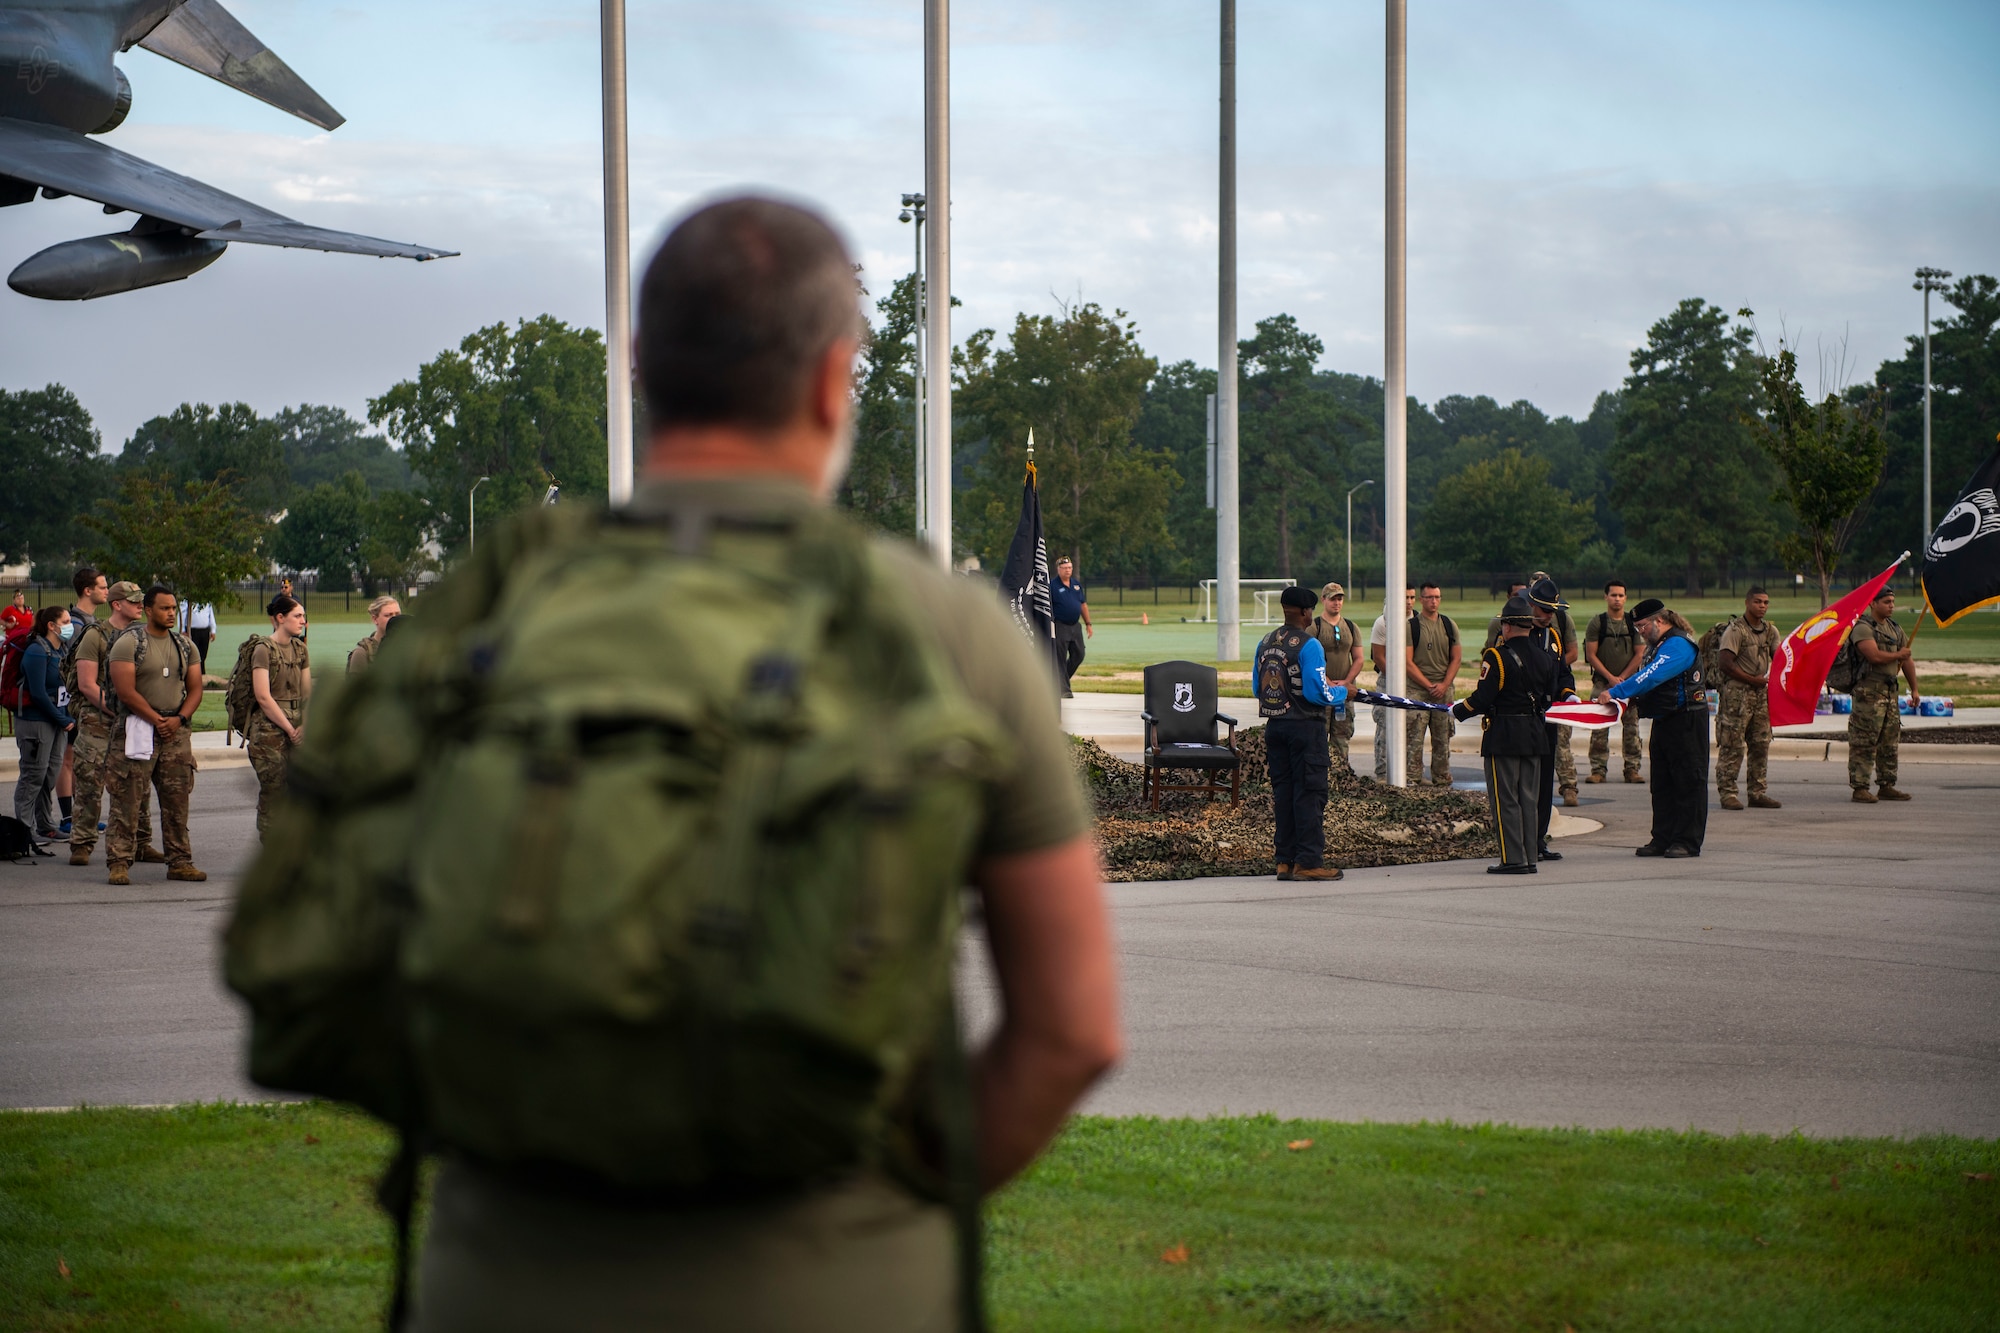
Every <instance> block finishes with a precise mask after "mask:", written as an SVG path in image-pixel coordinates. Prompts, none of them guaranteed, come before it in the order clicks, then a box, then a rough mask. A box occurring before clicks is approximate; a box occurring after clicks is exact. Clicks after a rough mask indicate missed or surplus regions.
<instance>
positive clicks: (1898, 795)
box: [1875, 782, 1910, 801]
mask: <svg viewBox="0 0 2000 1333" xmlns="http://www.w3.org/2000/svg"><path fill="white" fill-rule="evenodd" d="M1875 792H1876V795H1878V796H1880V797H1881V798H1882V799H1883V800H1885V801H1907V800H1909V799H1910V794H1909V793H1908V792H1906V791H1897V790H1896V789H1895V788H1894V787H1891V786H1890V785H1889V784H1888V783H1886V782H1885V783H1883V784H1882V785H1881V786H1879V787H1877V788H1876V789H1875Z"/></svg>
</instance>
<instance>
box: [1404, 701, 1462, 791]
mask: <svg viewBox="0 0 2000 1333" xmlns="http://www.w3.org/2000/svg"><path fill="white" fill-rule="evenodd" d="M1451 733H1452V722H1451V714H1450V713H1433V712H1432V711H1430V710H1429V709H1428V708H1426V709H1422V710H1417V709H1412V710H1410V711H1409V712H1407V713H1405V714H1404V715H1403V776H1404V780H1405V781H1406V782H1408V783H1409V784H1410V785H1411V786H1416V785H1417V784H1418V783H1420V782H1422V781H1423V780H1424V737H1426V736H1429V737H1430V738H1431V781H1432V782H1434V783H1436V784H1437V785H1438V786H1440V787H1449V786H1450V785H1451Z"/></svg>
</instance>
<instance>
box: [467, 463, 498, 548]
mask: <svg viewBox="0 0 2000 1333" xmlns="http://www.w3.org/2000/svg"><path fill="white" fill-rule="evenodd" d="M491 480H493V478H491V477H481V478H480V479H479V480H478V481H475V482H473V483H472V489H471V490H469V491H467V492H466V493H465V549H466V550H467V551H468V552H472V551H476V550H478V549H479V488H480V487H481V486H484V485H485V484H486V483H487V482H489V481H491Z"/></svg>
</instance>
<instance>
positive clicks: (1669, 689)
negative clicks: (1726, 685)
mask: <svg viewBox="0 0 2000 1333" xmlns="http://www.w3.org/2000/svg"><path fill="white" fill-rule="evenodd" d="M1670 637H1672V638H1676V639H1682V640H1685V641H1686V642H1687V643H1688V644H1689V645H1691V646H1692V647H1693V648H1694V661H1693V662H1692V663H1690V664H1689V666H1688V669H1687V670H1686V671H1683V672H1681V674H1680V675H1678V676H1675V677H1673V678H1672V679H1671V680H1665V681H1662V682H1661V683H1660V684H1658V685H1655V686H1654V687H1653V688H1652V689H1650V690H1647V691H1646V692H1645V693H1644V694H1642V695H1640V696H1639V697H1638V699H1637V700H1635V702H1636V703H1637V704H1638V705H1639V716H1640V717H1668V716H1671V715H1672V714H1675V713H1686V712H1689V711H1692V710H1693V709H1696V708H1706V707H1708V699H1707V697H1706V695H1707V690H1708V687H1707V686H1706V685H1704V684H1703V683H1702V679H1701V645H1700V644H1697V643H1695V641H1694V640H1693V639H1690V638H1688V636H1687V635H1685V634H1682V633H1680V632H1679V631H1678V630H1677V631H1675V632H1674V633H1673V635H1671V636H1670ZM1660 642H1662V643H1665V642H1666V640H1665V639H1662V640H1660Z"/></svg>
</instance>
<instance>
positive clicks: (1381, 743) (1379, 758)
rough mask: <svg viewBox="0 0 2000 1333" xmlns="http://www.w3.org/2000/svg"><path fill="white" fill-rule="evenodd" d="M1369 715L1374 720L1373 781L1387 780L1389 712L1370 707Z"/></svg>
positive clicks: (1384, 709)
mask: <svg viewBox="0 0 2000 1333" xmlns="http://www.w3.org/2000/svg"><path fill="white" fill-rule="evenodd" d="M1369 715H1370V716H1372V717H1373V718H1374V719H1375V780H1376V781H1377V782H1387V781H1388V780H1389V710H1388V709H1386V708H1381V707H1376V706H1373V705H1371V706H1370V708H1369Z"/></svg>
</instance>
